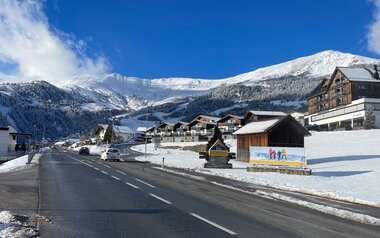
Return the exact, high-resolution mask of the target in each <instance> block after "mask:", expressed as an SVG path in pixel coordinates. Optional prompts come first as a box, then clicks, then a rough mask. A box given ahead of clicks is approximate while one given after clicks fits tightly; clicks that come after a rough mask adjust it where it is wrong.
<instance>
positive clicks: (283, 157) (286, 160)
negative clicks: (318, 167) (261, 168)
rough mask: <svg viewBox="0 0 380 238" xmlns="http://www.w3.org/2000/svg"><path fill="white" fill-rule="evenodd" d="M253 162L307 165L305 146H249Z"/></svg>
mask: <svg viewBox="0 0 380 238" xmlns="http://www.w3.org/2000/svg"><path fill="white" fill-rule="evenodd" d="M249 156H250V160H249V162H250V163H251V164H266V165H287V166H306V165H307V161H306V154H305V148H299V147H261V146H251V147H249Z"/></svg>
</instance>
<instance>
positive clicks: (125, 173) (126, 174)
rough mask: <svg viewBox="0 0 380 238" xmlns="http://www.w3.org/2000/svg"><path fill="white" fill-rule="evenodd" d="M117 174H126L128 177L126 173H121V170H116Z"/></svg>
mask: <svg viewBox="0 0 380 238" xmlns="http://www.w3.org/2000/svg"><path fill="white" fill-rule="evenodd" d="M116 172H118V173H121V174H124V175H127V174H126V173H124V172H122V171H120V170H116Z"/></svg>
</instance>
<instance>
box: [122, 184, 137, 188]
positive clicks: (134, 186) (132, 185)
mask: <svg viewBox="0 0 380 238" xmlns="http://www.w3.org/2000/svg"><path fill="white" fill-rule="evenodd" d="M125 184H126V185H129V186H131V187H132V188H136V189H139V187H137V186H136V185H134V184H131V183H125Z"/></svg>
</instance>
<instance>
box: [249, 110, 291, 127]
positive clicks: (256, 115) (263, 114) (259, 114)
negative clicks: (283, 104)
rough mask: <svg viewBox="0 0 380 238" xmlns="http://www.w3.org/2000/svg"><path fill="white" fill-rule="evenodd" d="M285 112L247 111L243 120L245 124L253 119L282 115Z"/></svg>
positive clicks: (284, 114) (261, 119)
mask: <svg viewBox="0 0 380 238" xmlns="http://www.w3.org/2000/svg"><path fill="white" fill-rule="evenodd" d="M286 115H287V114H286V113H284V112H279V111H248V112H247V113H246V114H245V116H244V118H243V120H244V122H245V123H246V124H248V123H250V122H254V121H263V120H268V119H272V118H277V117H283V116H286Z"/></svg>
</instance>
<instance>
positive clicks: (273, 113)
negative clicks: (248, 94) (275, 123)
mask: <svg viewBox="0 0 380 238" xmlns="http://www.w3.org/2000/svg"><path fill="white" fill-rule="evenodd" d="M249 112H250V113H252V114H254V115H258V116H286V115H287V114H286V113H285V112H280V111H249Z"/></svg>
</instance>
